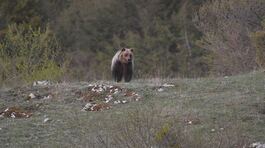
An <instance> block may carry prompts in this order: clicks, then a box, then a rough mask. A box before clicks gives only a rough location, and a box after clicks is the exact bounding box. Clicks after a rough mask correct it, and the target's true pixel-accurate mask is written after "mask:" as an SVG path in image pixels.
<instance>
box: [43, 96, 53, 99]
mask: <svg viewBox="0 0 265 148" xmlns="http://www.w3.org/2000/svg"><path fill="white" fill-rule="evenodd" d="M43 99H44V100H48V99H52V95H48V96H44V97H43Z"/></svg>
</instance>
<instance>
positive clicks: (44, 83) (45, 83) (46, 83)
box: [33, 80, 51, 86]
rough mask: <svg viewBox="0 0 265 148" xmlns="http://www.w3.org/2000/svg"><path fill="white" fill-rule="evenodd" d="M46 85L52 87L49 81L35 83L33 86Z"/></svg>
mask: <svg viewBox="0 0 265 148" xmlns="http://www.w3.org/2000/svg"><path fill="white" fill-rule="evenodd" d="M46 85H51V82H50V81H48V80H43V81H35V82H33V86H46Z"/></svg>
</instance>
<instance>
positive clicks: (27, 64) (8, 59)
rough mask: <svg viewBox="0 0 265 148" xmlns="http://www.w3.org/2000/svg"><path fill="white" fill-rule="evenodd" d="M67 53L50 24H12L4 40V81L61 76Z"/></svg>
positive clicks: (0, 67) (0, 58) (0, 50)
mask: <svg viewBox="0 0 265 148" xmlns="http://www.w3.org/2000/svg"><path fill="white" fill-rule="evenodd" d="M63 57H64V55H63V52H62V50H61V48H60V46H59V44H58V42H57V40H56V38H55V36H54V34H53V33H52V31H51V30H50V28H49V27H46V28H45V29H43V30H42V29H40V28H37V29H34V28H33V27H31V26H29V25H26V24H23V25H16V24H13V25H10V26H9V27H8V30H7V32H6V35H5V37H4V39H3V40H2V41H1V42H0V75H1V78H0V81H1V82H12V81H16V82H17V81H19V82H23V81H24V82H32V81H34V80H40V79H50V80H58V79H59V78H60V77H61V76H62V75H63V72H64V70H65V68H64V67H63V60H64V58H63Z"/></svg>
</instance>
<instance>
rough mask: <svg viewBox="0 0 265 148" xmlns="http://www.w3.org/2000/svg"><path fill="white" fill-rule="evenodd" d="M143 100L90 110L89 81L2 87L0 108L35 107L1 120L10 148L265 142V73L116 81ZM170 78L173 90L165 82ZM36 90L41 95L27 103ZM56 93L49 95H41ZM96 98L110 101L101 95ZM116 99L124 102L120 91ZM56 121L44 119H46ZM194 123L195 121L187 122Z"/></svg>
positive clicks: (3, 141)
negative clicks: (27, 113)
mask: <svg viewBox="0 0 265 148" xmlns="http://www.w3.org/2000/svg"><path fill="white" fill-rule="evenodd" d="M97 83H98V84H112V85H117V86H120V87H121V88H123V89H129V90H131V91H134V92H137V93H138V94H139V95H140V96H141V98H140V101H131V102H129V103H126V104H118V105H113V104H112V108H111V109H110V110H104V111H99V112H89V111H88V112H84V111H81V109H82V108H83V107H84V106H85V104H86V102H85V101H83V100H80V99H79V97H80V96H78V95H77V93H76V92H78V91H86V90H87V89H88V85H89V83H85V82H83V83H81V82H80V83H78V82H76V83H67V84H56V85H51V86H35V87H29V86H28V87H18V88H12V89H8V90H2V91H1V95H0V109H1V110H4V109H5V108H6V107H10V106H20V107H22V108H26V109H30V110H31V111H32V112H33V116H32V117H30V118H21V119H12V118H5V117H2V118H0V128H1V130H0V133H1V134H0V143H1V145H2V146H5V147H151V146H153V147H187V148H188V147H209V148H210V147H224V148H226V147H243V146H248V145H249V144H250V143H252V142H256V141H260V142H263V143H264V142H265V134H264V133H265V73H264V72H253V73H250V74H246V75H240V76H232V77H227V78H200V79H169V80H134V81H133V82H131V83H119V84H117V83H112V82H107V81H101V82H97ZM164 83H170V84H174V85H175V86H174V87H164V88H163V91H162V92H159V91H157V90H158V88H159V86H160V85H162V84H164ZM31 92H33V93H34V94H39V96H41V97H40V98H35V99H30V100H26V98H27V95H28V94H29V93H31ZM47 94H52V95H53V98H52V99H48V100H44V99H42V97H43V96H45V95H47ZM97 99H98V100H102V99H104V98H102V96H101V97H99V98H97ZM114 99H121V100H122V99H126V98H125V97H124V96H123V95H122V93H120V94H116V95H114ZM47 117H48V118H50V119H51V121H49V122H46V123H44V122H43V120H44V119H45V118H47ZM189 121H192V123H191V124H189V123H188V122H189Z"/></svg>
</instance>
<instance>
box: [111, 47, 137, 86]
mask: <svg viewBox="0 0 265 148" xmlns="http://www.w3.org/2000/svg"><path fill="white" fill-rule="evenodd" d="M133 59H134V56H133V49H130V48H122V49H121V50H119V51H118V52H117V53H116V54H115V55H114V57H113V58H112V63H111V72H112V77H113V79H114V81H116V82H120V81H121V80H122V78H124V81H125V82H129V81H131V79H132V74H133V65H134V61H133Z"/></svg>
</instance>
